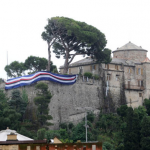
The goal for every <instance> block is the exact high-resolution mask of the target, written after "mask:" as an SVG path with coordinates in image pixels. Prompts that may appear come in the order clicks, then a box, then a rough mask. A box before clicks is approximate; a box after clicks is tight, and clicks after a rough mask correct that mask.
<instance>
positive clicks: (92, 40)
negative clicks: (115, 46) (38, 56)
mask: <svg viewBox="0 0 150 150" xmlns="http://www.w3.org/2000/svg"><path fill="white" fill-rule="evenodd" d="M45 30H46V32H44V33H42V37H43V39H44V40H45V41H47V39H48V38H50V39H51V37H53V38H55V40H54V41H53V44H52V45H53V48H54V51H53V52H54V53H55V54H56V57H57V58H60V56H61V55H62V56H63V57H64V59H65V63H64V73H67V71H68V66H69V64H70V63H71V62H72V60H73V59H74V57H75V56H76V55H85V54H86V55H88V56H89V55H92V56H94V57H95V58H96V60H98V61H99V62H102V61H107V62H109V61H110V54H111V51H110V50H109V49H105V46H106V43H107V41H106V38H105V35H104V34H103V33H102V32H101V31H100V30H98V29H97V28H95V27H93V26H91V25H88V24H86V23H84V22H79V21H75V20H73V19H70V18H66V17H53V18H51V19H48V25H47V26H46V27H45Z"/></svg>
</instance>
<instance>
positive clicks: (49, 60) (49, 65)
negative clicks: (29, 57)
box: [47, 45, 51, 71]
mask: <svg viewBox="0 0 150 150" xmlns="http://www.w3.org/2000/svg"><path fill="white" fill-rule="evenodd" d="M50 48H51V46H50V45H48V66H47V71H50V69H51V51H50Z"/></svg>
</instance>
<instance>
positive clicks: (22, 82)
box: [5, 71, 76, 90]
mask: <svg viewBox="0 0 150 150" xmlns="http://www.w3.org/2000/svg"><path fill="white" fill-rule="evenodd" d="M41 80H48V81H53V82H57V83H60V84H68V85H70V84H74V83H75V82H76V75H60V74H54V73H51V72H48V71H40V72H36V73H34V74H31V75H26V76H21V77H17V78H12V79H8V80H7V81H6V82H5V89H6V90H8V89H13V88H18V87H21V86H26V85H30V84H32V83H35V82H37V81H41Z"/></svg>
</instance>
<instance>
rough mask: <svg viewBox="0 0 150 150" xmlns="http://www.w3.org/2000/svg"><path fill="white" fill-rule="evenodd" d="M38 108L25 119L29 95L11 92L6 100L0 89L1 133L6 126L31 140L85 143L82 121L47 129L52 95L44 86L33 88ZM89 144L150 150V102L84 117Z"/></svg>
mask: <svg viewBox="0 0 150 150" xmlns="http://www.w3.org/2000/svg"><path fill="white" fill-rule="evenodd" d="M36 89H37V96H36V97H35V98H34V103H35V105H36V107H37V109H36V110H32V111H33V112H34V115H33V116H34V117H32V116H31V119H28V120H27V119H26V118H27V117H26V115H25V114H27V105H28V96H27V93H26V91H25V90H23V92H22V93H20V92H19V91H18V90H14V91H13V92H12V96H11V99H10V100H8V98H7V97H6V95H5V94H4V92H3V91H2V90H0V130H5V129H6V128H7V127H9V128H10V129H14V130H16V131H17V132H19V133H20V134H23V135H25V136H28V137H31V138H33V139H44V138H46V139H53V138H54V137H58V138H59V139H61V141H62V142H64V143H72V142H76V141H77V140H81V141H82V142H85V126H84V124H85V121H84V119H83V120H82V121H81V122H80V123H78V124H77V125H73V123H61V124H60V129H59V130H49V129H48V128H47V127H48V126H49V125H50V119H52V117H51V116H50V115H48V111H49V110H48V104H49V102H50V98H51V94H50V92H49V91H48V87H47V85H46V84H45V83H40V84H37V85H36ZM87 120H88V125H89V128H88V134H87V136H88V141H100V142H102V143H103V150H150V100H149V99H145V100H144V106H140V107H138V108H135V109H134V110H133V109H132V108H131V107H127V106H126V105H123V106H121V107H120V108H118V109H117V113H116V114H112V113H110V114H103V113H100V114H99V116H98V117H95V115H94V114H93V113H92V112H89V113H88V115H87Z"/></svg>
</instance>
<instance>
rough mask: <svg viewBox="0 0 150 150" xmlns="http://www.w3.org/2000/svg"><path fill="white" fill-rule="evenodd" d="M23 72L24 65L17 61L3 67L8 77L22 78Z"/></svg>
mask: <svg viewBox="0 0 150 150" xmlns="http://www.w3.org/2000/svg"><path fill="white" fill-rule="evenodd" d="M25 70H26V68H25V66H24V64H23V63H19V62H18V61H13V62H12V63H11V64H10V65H6V66H5V71H6V72H7V75H8V76H9V77H19V76H23V75H24V71H25Z"/></svg>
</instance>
